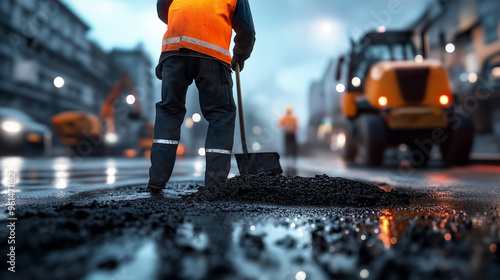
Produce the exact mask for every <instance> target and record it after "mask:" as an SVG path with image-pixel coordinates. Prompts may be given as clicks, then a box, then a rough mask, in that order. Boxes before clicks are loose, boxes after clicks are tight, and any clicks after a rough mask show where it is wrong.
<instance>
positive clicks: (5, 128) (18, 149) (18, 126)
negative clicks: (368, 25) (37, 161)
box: [0, 107, 52, 155]
mask: <svg viewBox="0 0 500 280" xmlns="http://www.w3.org/2000/svg"><path fill="white" fill-rule="evenodd" d="M51 144H52V132H51V131H50V129H49V128H48V127H47V126H46V125H44V124H41V123H37V122H35V121H34V120H33V119H32V118H31V117H30V116H28V115H26V114H25V113H23V112H21V111H20V110H18V109H14V108H6V107H0V155H43V154H44V153H45V154H49V153H50V148H51Z"/></svg>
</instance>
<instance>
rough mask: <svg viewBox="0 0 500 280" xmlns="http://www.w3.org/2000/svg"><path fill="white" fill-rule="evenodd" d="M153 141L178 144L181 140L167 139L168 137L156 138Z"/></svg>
mask: <svg viewBox="0 0 500 280" xmlns="http://www.w3.org/2000/svg"><path fill="white" fill-rule="evenodd" d="M153 143H158V144H170V145H177V144H179V141H175V140H167V139H154V140H153Z"/></svg>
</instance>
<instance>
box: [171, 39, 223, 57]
mask: <svg viewBox="0 0 500 280" xmlns="http://www.w3.org/2000/svg"><path fill="white" fill-rule="evenodd" d="M180 42H189V43H193V44H196V45H199V46H202V47H205V48H208V49H212V50H214V51H218V52H220V53H222V54H224V55H227V56H231V53H229V51H228V50H226V49H224V48H223V47H219V46H217V45H214V44H212V43H209V42H205V41H202V40H200V39H196V38H192V37H187V36H180V37H172V38H168V39H165V40H163V44H162V45H163V46H165V45H168V44H178V43H180Z"/></svg>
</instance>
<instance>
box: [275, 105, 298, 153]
mask: <svg viewBox="0 0 500 280" xmlns="http://www.w3.org/2000/svg"><path fill="white" fill-rule="evenodd" d="M292 111H293V109H292V107H291V106H287V107H286V113H285V115H283V116H282V117H281V119H280V120H279V123H278V125H279V127H280V128H281V130H283V132H284V133H285V156H287V157H291V158H292V159H293V160H296V159H297V154H298V146H297V139H296V137H295V134H296V133H297V127H298V124H297V117H296V116H295V115H294V114H293V112H292Z"/></svg>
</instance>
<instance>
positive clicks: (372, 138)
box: [356, 114, 387, 166]
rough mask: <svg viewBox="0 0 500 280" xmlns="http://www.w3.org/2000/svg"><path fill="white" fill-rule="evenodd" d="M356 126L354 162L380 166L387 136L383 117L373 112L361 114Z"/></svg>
mask: <svg viewBox="0 0 500 280" xmlns="http://www.w3.org/2000/svg"><path fill="white" fill-rule="evenodd" d="M356 126H357V127H356V136H357V140H358V147H357V151H358V152H357V156H356V162H357V163H358V164H359V165H363V166H380V165H381V164H382V160H383V159H384V150H385V146H386V138H387V128H386V124H385V121H384V119H383V118H382V117H381V116H379V115H375V114H366V115H361V116H359V118H358V120H357V123H356Z"/></svg>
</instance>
